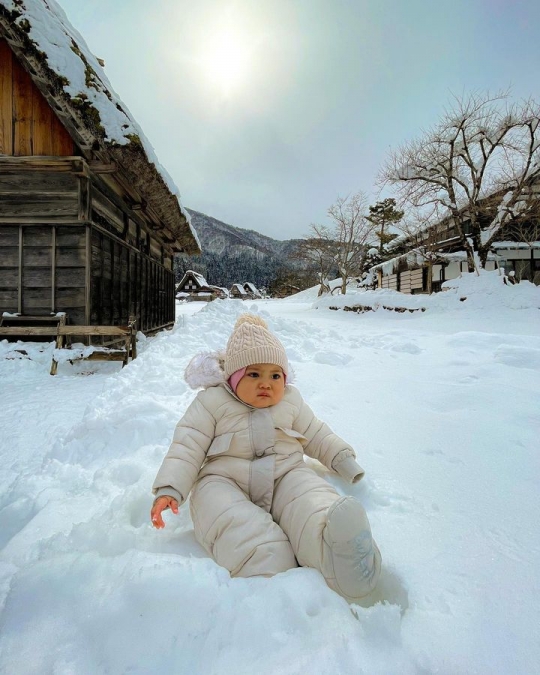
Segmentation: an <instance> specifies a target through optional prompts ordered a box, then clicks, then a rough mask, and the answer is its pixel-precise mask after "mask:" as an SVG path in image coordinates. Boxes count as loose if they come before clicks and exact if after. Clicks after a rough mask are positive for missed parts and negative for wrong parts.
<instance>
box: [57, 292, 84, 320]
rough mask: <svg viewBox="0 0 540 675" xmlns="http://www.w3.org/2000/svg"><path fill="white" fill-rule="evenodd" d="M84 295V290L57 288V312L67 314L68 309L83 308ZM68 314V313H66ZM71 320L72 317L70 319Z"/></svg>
mask: <svg viewBox="0 0 540 675" xmlns="http://www.w3.org/2000/svg"><path fill="white" fill-rule="evenodd" d="M84 301H85V294H84V288H57V289H56V305H57V311H59V312H67V311H68V308H72V307H83V308H84V306H85V305H84ZM68 313H69V312H68ZM71 318H73V317H71Z"/></svg>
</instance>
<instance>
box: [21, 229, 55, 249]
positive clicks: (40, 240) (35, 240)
mask: <svg viewBox="0 0 540 675" xmlns="http://www.w3.org/2000/svg"><path fill="white" fill-rule="evenodd" d="M51 229H52V228H51V227H50V226H49V227H27V228H25V229H24V233H23V234H24V245H25V246H39V247H43V246H50V245H51Z"/></svg>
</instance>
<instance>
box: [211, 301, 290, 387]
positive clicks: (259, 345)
mask: <svg viewBox="0 0 540 675" xmlns="http://www.w3.org/2000/svg"><path fill="white" fill-rule="evenodd" d="M255 363H273V364H274V365H276V366H280V367H281V368H282V369H283V372H284V373H285V376H287V374H288V372H289V362H288V361H287V354H285V348H284V347H283V345H282V344H281V342H280V341H279V340H278V339H277V337H276V336H275V335H273V334H272V333H271V332H270V331H269V330H268V326H267V325H266V322H265V321H264V319H261V317H260V316H256V315H255V314H242V315H241V316H240V317H239V318H238V321H237V322H236V324H235V326H234V329H233V332H232V334H231V337H230V338H229V341H228V342H227V349H226V351H225V363H224V370H225V377H226V378H227V379H229V377H230V376H231V375H232V374H233V373H234V372H236V371H237V370H240V368H246V367H247V366H252V365H253V364H255Z"/></svg>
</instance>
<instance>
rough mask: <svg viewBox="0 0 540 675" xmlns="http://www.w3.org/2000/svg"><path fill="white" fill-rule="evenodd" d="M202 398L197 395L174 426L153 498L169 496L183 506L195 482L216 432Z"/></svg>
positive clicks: (211, 417)
mask: <svg viewBox="0 0 540 675" xmlns="http://www.w3.org/2000/svg"><path fill="white" fill-rule="evenodd" d="M203 398H204V392H200V393H199V394H198V395H197V398H196V399H195V400H194V401H193V403H191V405H190V406H189V408H188V409H187V410H186V413H185V414H184V416H183V417H182V419H181V420H180V421H179V422H178V424H177V425H176V429H175V430H174V436H173V440H172V442H171V446H170V448H169V451H168V452H167V454H166V456H165V459H164V460H163V463H162V464H161V467H160V469H159V471H158V473H157V476H156V479H155V481H154V484H153V486H152V492H153V493H154V495H155V496H156V498H157V497H161V496H162V495H168V496H170V497H174V498H175V499H176V500H177V501H178V503H179V504H183V502H185V501H186V499H187V497H188V495H189V493H190V491H191V488H192V487H193V484H194V483H195V481H196V480H197V476H198V474H199V471H200V470H201V467H202V465H203V462H204V460H205V458H206V453H207V451H208V448H209V447H210V444H211V443H212V439H213V438H214V435H215V429H216V420H215V419H214V417H213V416H212V414H211V413H210V412H209V411H208V410H207V409H206V408H205V406H204V404H203V402H202V399H203Z"/></svg>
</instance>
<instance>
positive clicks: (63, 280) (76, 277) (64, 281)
mask: <svg viewBox="0 0 540 675" xmlns="http://www.w3.org/2000/svg"><path fill="white" fill-rule="evenodd" d="M85 278H86V270H85V268H84V267H59V268H57V270H56V288H84V287H85Z"/></svg>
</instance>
